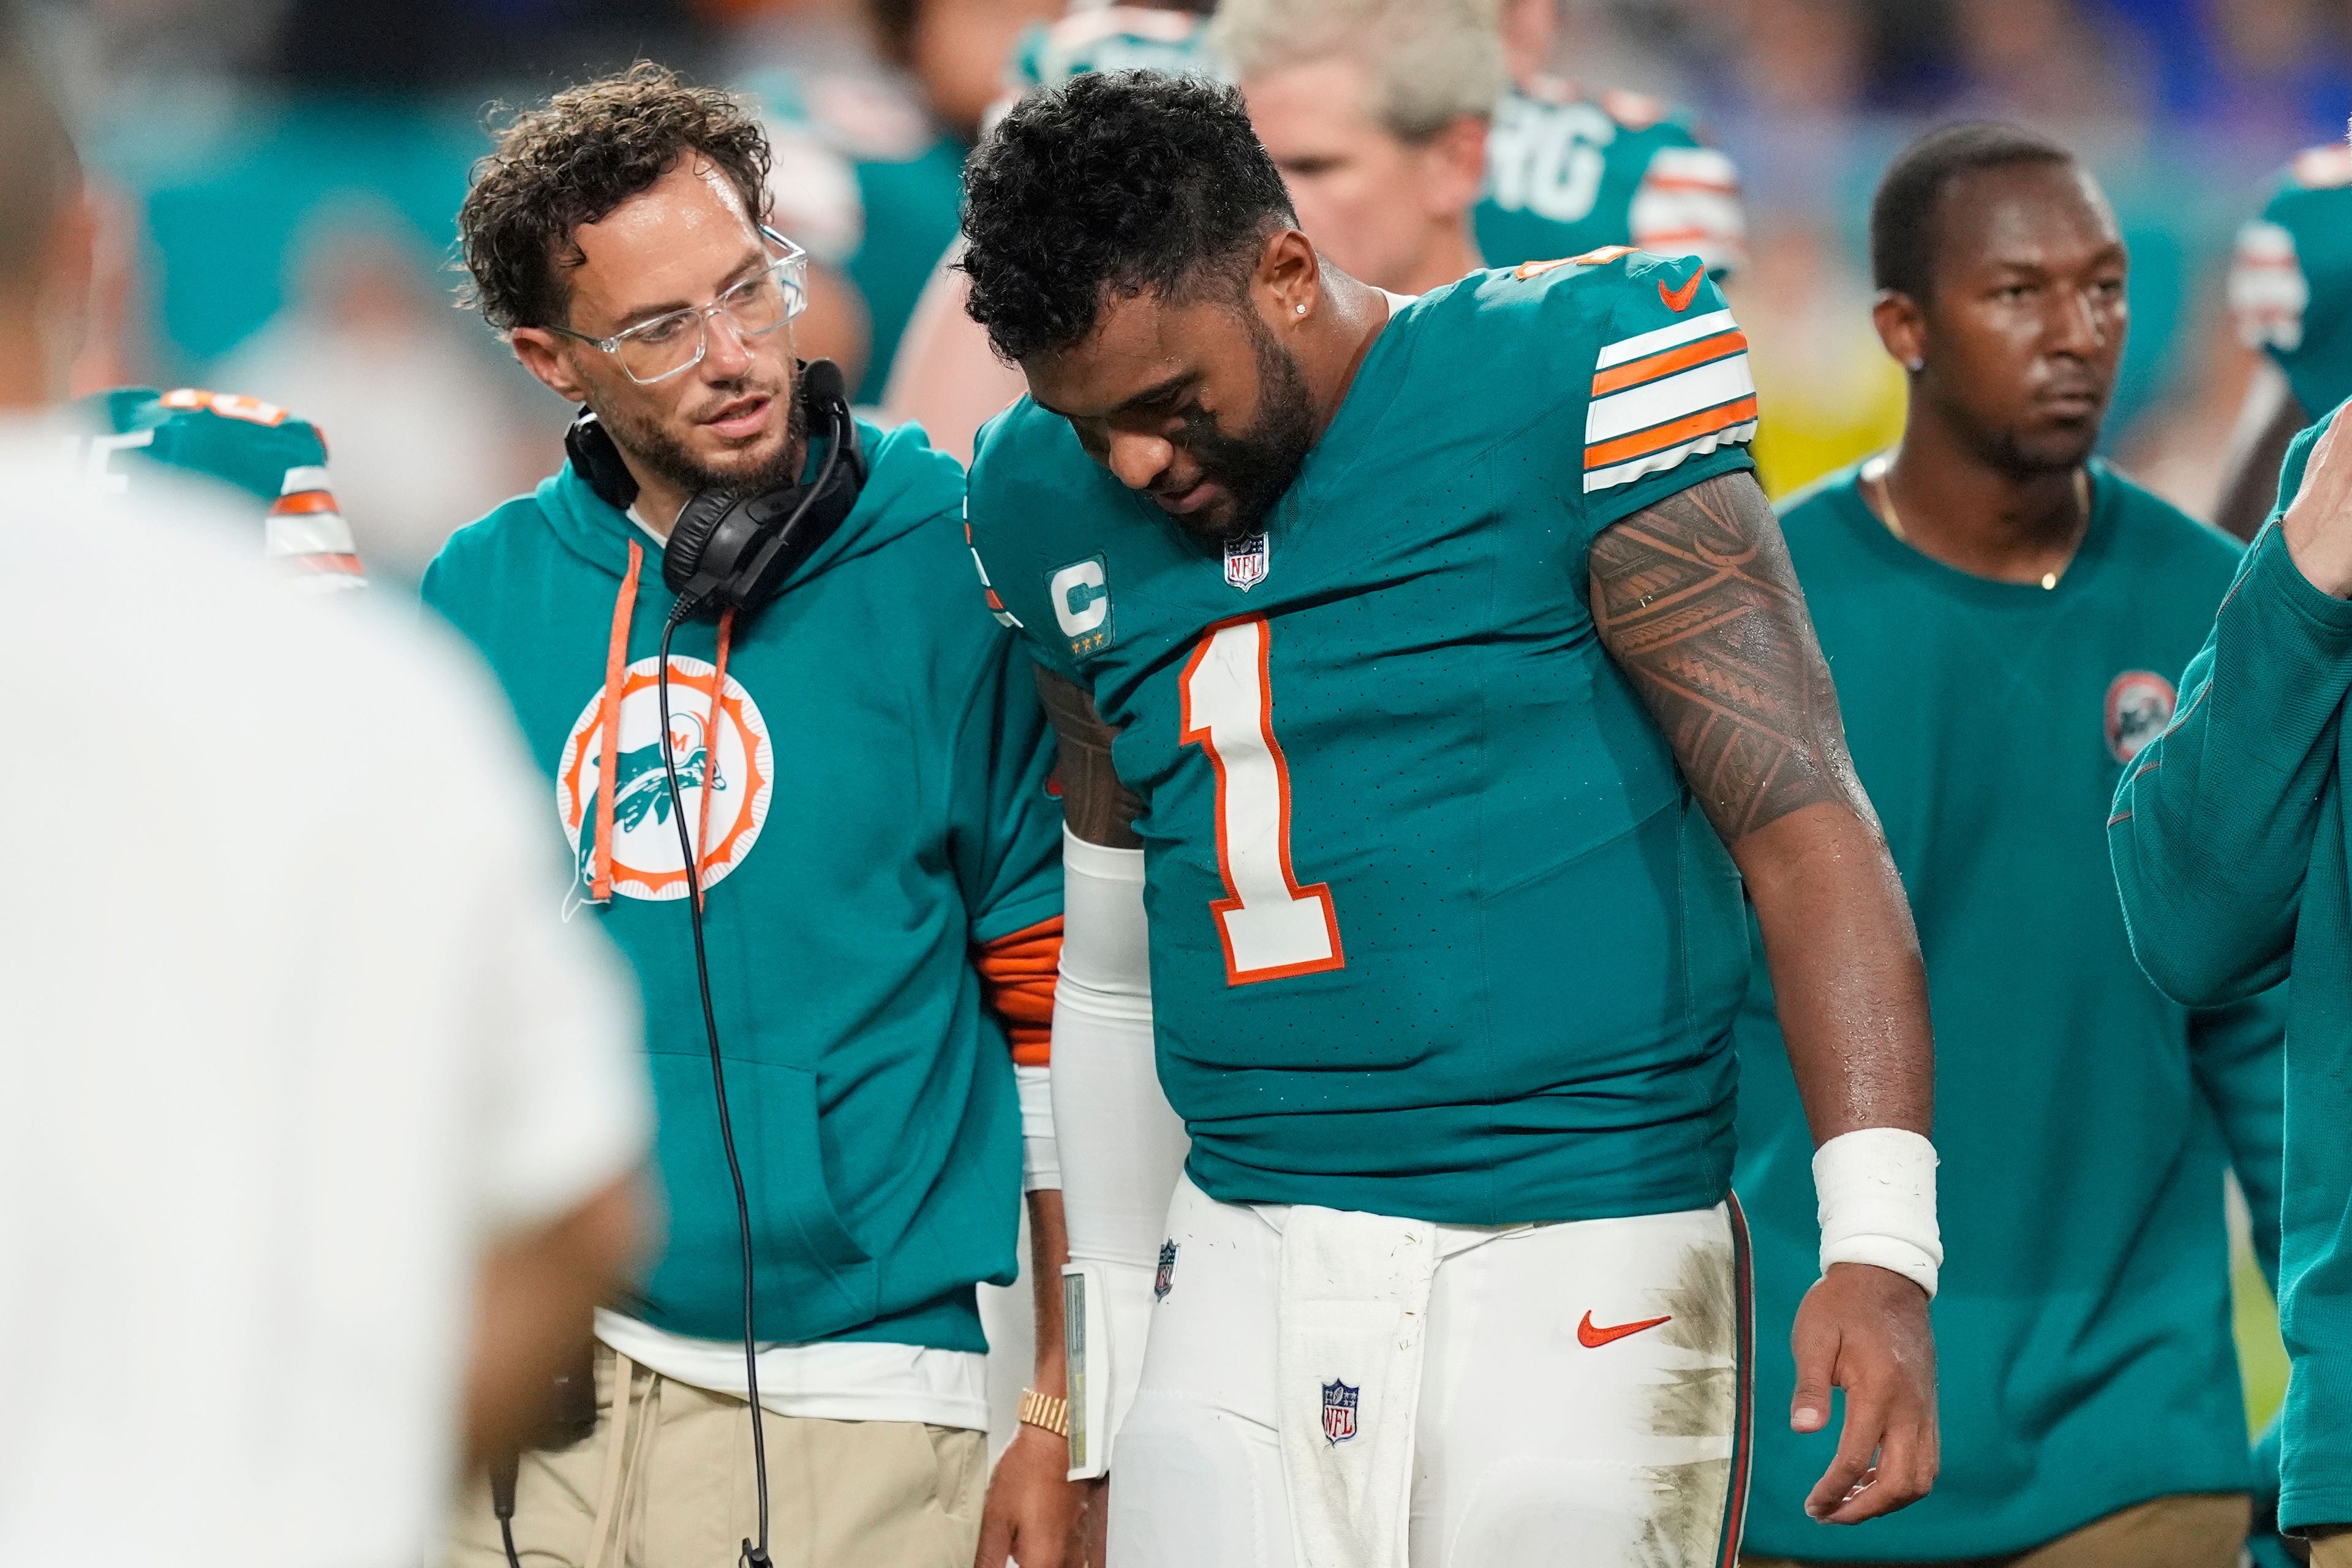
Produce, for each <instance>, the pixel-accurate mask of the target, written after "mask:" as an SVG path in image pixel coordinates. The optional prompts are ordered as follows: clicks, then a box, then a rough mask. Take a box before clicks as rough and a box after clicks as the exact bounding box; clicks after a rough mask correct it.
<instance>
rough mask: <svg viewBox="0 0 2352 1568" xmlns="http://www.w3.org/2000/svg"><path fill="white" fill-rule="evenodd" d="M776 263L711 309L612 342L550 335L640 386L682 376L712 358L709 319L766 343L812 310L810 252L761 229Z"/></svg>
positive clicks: (675, 314) (647, 325)
mask: <svg viewBox="0 0 2352 1568" xmlns="http://www.w3.org/2000/svg"><path fill="white" fill-rule="evenodd" d="M760 235H761V238H763V239H765V240H766V241H767V242H768V249H769V251H770V253H771V254H772V255H773V256H774V257H775V259H774V260H773V261H771V262H769V263H768V265H767V266H765V267H763V268H761V269H760V270H759V271H757V272H754V273H752V274H751V276H750V277H749V278H746V279H743V280H742V281H741V282H740V283H736V284H734V285H732V286H731V287H730V288H729V289H727V291H726V292H725V293H723V294H721V295H719V298H717V299H716V300H712V301H710V303H709V304H708V305H701V306H691V305H690V306H688V307H687V308H686V309H685V310H672V311H670V312H669V313H668V314H667V315H663V316H656V317H655V318H654V319H653V320H652V321H639V322H638V323H637V324H636V325H635V326H634V327H631V328H629V329H628V330H627V331H620V332H614V334H613V335H612V336H611V337H609V338H592V337H590V336H589V335H588V334H587V333H585V332H575V331H572V329H571V328H569V327H550V328H548V329H547V330H548V331H551V332H554V333H556V334H557V335H559V336H561V337H566V338H574V339H577V340H578V341H579V342H583V343H586V344H587V345H588V346H589V347H590V348H593V349H602V350H604V352H605V353H608V354H611V355H612V356H613V357H614V359H615V360H617V361H619V362H620V366H621V369H622V370H623V371H624V372H625V373H626V374H627V375H628V378H629V379H630V380H631V381H634V382H635V383H636V384H638V385H640V386H650V385H652V384H654V383H655V382H657V381H667V380H668V379H669V378H670V377H671V376H674V375H682V374H685V373H686V372H688V371H689V370H692V369H693V368H694V367H695V366H696V365H698V364H700V363H702V356H703V355H704V354H706V353H709V352H710V318H712V317H713V316H724V317H726V318H727V321H728V323H729V324H730V326H732V327H733V328H734V329H735V335H736V336H737V337H738V338H740V339H742V340H743V341H745V342H750V341H751V339H753V338H764V337H766V336H767V335H768V334H769V333H770V332H772V331H775V330H776V329H777V328H778V327H781V326H782V325H783V324H784V323H785V322H786V321H791V320H792V319H793V317H794V316H797V315H799V314H800V313H801V312H802V311H803V310H806V309H808V252H806V251H804V250H803V249H802V248H801V247H799V246H797V245H794V244H793V242H792V241H791V240H789V239H786V238H785V237H783V236H782V235H781V234H778V233H777V232H776V231H775V230H773V229H772V228H762V229H761V231H760Z"/></svg>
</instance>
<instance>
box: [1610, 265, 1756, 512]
mask: <svg viewBox="0 0 2352 1568" xmlns="http://www.w3.org/2000/svg"><path fill="white" fill-rule="evenodd" d="M1694 281H1696V279H1694ZM1755 435H1756V382H1755V378H1754V377H1753V376H1752V375H1751V374H1749V372H1748V336H1747V334H1746V333H1744V332H1742V331H1740V330H1739V328H1738V324H1737V323H1735V322H1734V321H1732V319H1731V312H1730V311H1729V310H1709V311H1707V312H1706V314H1704V315H1699V316H1693V317H1692V318H1691V319H1690V320H1689V321H1676V322H1675V323H1674V324H1673V325H1672V326H1666V327H1660V328H1659V329H1657V330H1656V331H1649V332H1640V333H1636V334H1635V335H1634V336H1633V337H1630V338H1621V339H1620V340H1618V341H1617V342H1613V343H1611V344H1609V345H1608V346H1607V347H1605V348H1603V349H1602V350H1601V356H1600V359H1599V361H1598V362H1597V363H1596V367H1595V369H1594V371H1593V374H1592V401H1591V405H1588V407H1587V408H1586V410H1585V415H1584V492H1585V494H1587V495H1591V494H1592V493H1593V492H1595V491H1597V490H1605V489H1614V488H1615V487H1616V486H1618V485H1630V484H1632V483H1633V481H1634V480H1636V479H1641V478H1642V477H1643V476H1644V475H1646V474H1657V473H1664V471H1665V470H1666V469H1668V468H1673V467H1675V465H1676V464H1678V463H1680V462H1681V461H1682V460H1683V459H1684V458H1689V457H1694V456H1696V455H1698V454H1700V453H1703V452H1712V451H1714V450H1715V449H1716V448H1717V447H1720V446H1724V445H1726V444H1737V443H1740V442H1745V441H1748V440H1752V439H1753V438H1754V437H1755Z"/></svg>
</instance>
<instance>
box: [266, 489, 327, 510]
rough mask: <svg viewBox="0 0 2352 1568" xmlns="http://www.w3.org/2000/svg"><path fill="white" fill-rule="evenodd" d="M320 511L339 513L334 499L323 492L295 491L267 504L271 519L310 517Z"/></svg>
mask: <svg viewBox="0 0 2352 1568" xmlns="http://www.w3.org/2000/svg"><path fill="white" fill-rule="evenodd" d="M322 511H331V512H336V513H337V514H338V515H340V513H341V509H340V508H338V507H337V506H336V505H335V498H334V497H333V496H332V495H331V494H330V493H328V492H327V491H325V490H296V491H295V492H294V493H293V494H292V495H290V496H279V497H278V499H277V500H274V501H272V502H270V503H269V515H270V516H272V517H310V516H314V515H316V514H317V513H320V512H322Z"/></svg>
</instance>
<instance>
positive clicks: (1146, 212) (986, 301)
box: [962, 71, 1298, 360]
mask: <svg viewBox="0 0 2352 1568" xmlns="http://www.w3.org/2000/svg"><path fill="white" fill-rule="evenodd" d="M964 184H965V192H966V197H965V205H964V216H963V233H964V238H965V240H966V241H967V244H966V247H965V250H964V255H963V261H962V267H963V270H964V271H965V273H966V274H968V275H969V276H970V277H971V304H970V305H969V307H968V309H969V310H971V319H972V320H973V321H978V322H979V323H980V324H981V325H982V326H983V327H985V328H987V329H988V338H989V342H991V343H992V344H994V345H995V348H996V352H997V353H999V354H1001V355H1003V357H1004V358H1006V359H1008V360H1022V359H1026V358H1028V357H1029V356H1030V355H1032V354H1034V353H1040V352H1044V351H1050V350H1056V349H1063V348H1067V347H1068V346H1069V345H1071V344H1072V343H1075V342H1078V341H1079V340H1080V339H1082V338H1084V337H1085V336H1086V335H1087V333H1088V332H1090V331H1093V330H1094V326H1095V321H1096V318H1097V316H1098V315H1099V314H1100V312H1101V310H1102V306H1103V303H1104V301H1105V300H1108V299H1112V298H1122V297H1127V296H1131V295H1135V294H1140V293H1143V292H1144V291H1146V290H1150V291H1151V292H1154V293H1157V294H1160V295H1161V296H1162V297H1164V298H1167V299H1170V300H1186V299H1199V298H1202V297H1203V295H1204V294H1205V293H1206V292H1208V291H1211V290H1215V289H1228V290H1231V291H1233V292H1234V294H1235V295H1236V296H1238V295H1239V293H1240V291H1241V289H1244V288H1245V287H1246V286H1247V282H1248V279H1249V276H1250V273H1251V271H1252V270H1253V269H1254V268H1255V265H1256V262H1257V256H1258V247H1259V245H1260V244H1261V243H1262V242H1263V240H1264V239H1265V236H1266V235H1267V233H1268V232H1270V231H1271V230H1272V229H1274V228H1275V227H1277V226H1283V225H1295V224H1296V223H1297V221H1298V217H1297V213H1296V212H1295V211H1293V209H1292V207H1291V205H1290V193H1289V192H1288V191H1286V190H1285V189H1284V188H1283V184H1282V174H1281V173H1280V172H1279V171H1278V170H1276V168H1275V166H1274V160H1273V159H1272V158H1270V157H1268V156H1266V152H1265V148H1264V147H1262V146H1260V145H1259V144H1258V140H1257V136H1256V133H1255V132H1252V131H1251V130H1250V122H1249V114H1248V111H1247V110H1244V108H1243V107H1242V98H1241V94H1240V93H1238V92H1236V91H1234V89H1232V88H1229V87H1221V86H1217V85H1215V84H1214V83H1211V82H1206V81H1202V80H1199V79H1194V78H1191V77H1172V76H1160V75H1158V74H1156V73H1154V72H1150V71H1108V72H1096V73H1089V74H1087V75H1085V76H1080V77H1076V78H1075V79H1072V80H1071V81H1069V82H1068V83H1067V84H1066V85H1065V86H1062V87H1058V88H1055V89H1051V90H1049V91H1045V92H1040V93H1036V94H1034V95H1032V96H1031V97H1029V98H1028V99H1026V100H1024V101H1022V102H1021V103H1020V104H1019V105H1017V106H1016V107H1014V109H1013V110H1012V112H1010V113H1008V114H1007V115H1006V116H1005V117H1004V119H1003V122H1002V123H1001V124H999V125H998V126H997V128H996V130H995V131H994V132H992V134H991V135H990V136H989V138H988V140H987V141H986V142H983V143H982V145H981V147H980V150H979V151H978V152H976V153H973V154H972V157H971V163H970V165H969V166H968V168H967V170H966V172H965V180H964Z"/></svg>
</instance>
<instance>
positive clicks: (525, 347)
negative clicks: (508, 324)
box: [507, 327, 588, 403]
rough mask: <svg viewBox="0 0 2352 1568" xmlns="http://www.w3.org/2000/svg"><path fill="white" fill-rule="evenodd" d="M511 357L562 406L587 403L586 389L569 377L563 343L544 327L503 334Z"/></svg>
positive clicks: (567, 356)
mask: <svg viewBox="0 0 2352 1568" xmlns="http://www.w3.org/2000/svg"><path fill="white" fill-rule="evenodd" d="M507 342H508V343H509V345H510V346H512V348H513V349H514V356H515V358H517V359H519V360H520V361H521V362H522V367H523V369H525V370H527V371H529V372H530V374H533V375H535V376H537V377H538V378H539V380H540V383H541V385H543V386H545V387H546V388H547V389H548V390H549V391H551V392H552V393H554V394H555V395H557V396H558V397H561V398H562V399H563V401H564V402H566V403H585V402H587V401H588V389H587V386H586V385H585V384H583V382H582V381H581V379H580V377H579V376H578V375H576V374H573V372H572V361H571V357H570V356H569V355H567V354H566V353H564V352H563V340H562V339H561V338H559V337H557V336H556V335H555V334H554V333H553V332H551V331H548V330H547V329H546V328H544V327H517V328H516V329H515V330H514V331H511V332H509V333H508V334H507Z"/></svg>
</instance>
